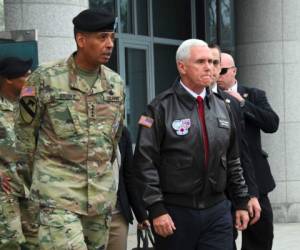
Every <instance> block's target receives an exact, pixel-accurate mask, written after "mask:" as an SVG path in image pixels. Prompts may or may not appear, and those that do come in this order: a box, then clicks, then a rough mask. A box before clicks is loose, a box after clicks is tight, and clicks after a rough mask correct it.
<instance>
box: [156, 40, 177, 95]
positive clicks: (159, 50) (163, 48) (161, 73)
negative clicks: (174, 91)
mask: <svg viewBox="0 0 300 250" xmlns="http://www.w3.org/2000/svg"><path fill="white" fill-rule="evenodd" d="M176 50H177V46H172V45H163V44H155V45H154V62H155V65H154V67H155V95H157V94H159V93H160V92H162V91H164V90H166V89H167V88H169V87H170V86H172V84H173V82H174V81H175V79H176V77H177V75H178V73H177V69H176V62H175V54H176Z"/></svg>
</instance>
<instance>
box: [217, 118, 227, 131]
mask: <svg viewBox="0 0 300 250" xmlns="http://www.w3.org/2000/svg"><path fill="white" fill-rule="evenodd" d="M218 125H219V128H228V129H229V128H230V122H229V121H227V120H225V119H223V118H218Z"/></svg>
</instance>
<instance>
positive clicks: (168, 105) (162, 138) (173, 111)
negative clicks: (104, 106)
mask: <svg viewBox="0 0 300 250" xmlns="http://www.w3.org/2000/svg"><path fill="white" fill-rule="evenodd" d="M204 103H205V120H206V127H207V134H208V140H209V161H208V167H207V168H205V167H204V151H203V150H204V149H203V143H202V133H201V125H200V121H199V118H198V111H197V102H196V100H195V98H194V97H192V96H191V95H190V94H189V93H188V92H187V91H186V90H185V89H184V88H183V87H182V86H181V84H180V83H179V82H178V81H177V82H175V84H174V85H173V86H172V87H171V88H170V89H168V90H166V91H164V92H163V93H161V94H160V95H158V96H157V97H156V98H155V99H154V100H153V101H152V102H151V103H150V104H149V105H148V107H147V111H146V113H145V116H147V117H148V118H147V119H148V124H146V125H148V127H147V126H140V128H139V134H138V140H137V145H136V149H135V155H134V165H135V166H134V169H135V171H136V177H137V181H138V183H139V185H140V187H141V192H142V196H143V200H144V202H145V204H146V207H147V209H148V210H149V212H150V217H152V218H155V217H157V216H159V215H161V214H164V213H167V211H166V209H165V206H164V205H167V204H169V205H177V206H183V207H189V208H196V209H203V208H207V207H210V206H212V205H214V204H216V203H218V202H220V201H222V200H224V199H226V196H225V194H224V191H225V189H227V190H229V192H230V195H231V196H232V198H233V202H234V203H235V206H236V208H237V209H246V208H247V206H246V204H247V201H248V199H249V198H248V189H247V186H246V184H245V181H244V178H243V175H242V169H241V166H240V159H239V154H238V148H237V140H236V135H235V126H234V123H233V122H232V121H231V114H230V110H229V109H228V107H227V106H226V104H225V102H224V100H223V99H222V98H221V96H219V95H218V94H215V93H212V92H211V91H210V90H209V89H207V96H206V97H205V101H204ZM149 117H151V118H152V119H153V121H152V120H151V119H149ZM151 123H152V125H151ZM150 125H151V127H150V128H149V126H150Z"/></svg>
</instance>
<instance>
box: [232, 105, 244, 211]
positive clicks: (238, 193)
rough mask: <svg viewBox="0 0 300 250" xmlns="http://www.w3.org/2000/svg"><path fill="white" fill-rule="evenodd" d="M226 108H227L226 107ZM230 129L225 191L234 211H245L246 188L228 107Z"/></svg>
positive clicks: (233, 123)
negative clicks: (228, 195)
mask: <svg viewBox="0 0 300 250" xmlns="http://www.w3.org/2000/svg"><path fill="white" fill-rule="evenodd" d="M227 107H228V106H227ZM228 112H229V115H230V119H231V123H232V126H231V127H232V128H231V136H230V145H229V148H228V151H227V180H228V182H227V183H228V184H227V189H228V192H229V194H230V197H231V198H232V202H233V203H234V206H235V208H236V209H244V210H247V203H248V200H249V194H248V187H247V184H246V182H245V179H244V176H243V170H242V167H241V161H240V157H239V149H238V139H237V134H236V125H235V121H234V118H233V115H232V111H231V109H230V108H229V107H228Z"/></svg>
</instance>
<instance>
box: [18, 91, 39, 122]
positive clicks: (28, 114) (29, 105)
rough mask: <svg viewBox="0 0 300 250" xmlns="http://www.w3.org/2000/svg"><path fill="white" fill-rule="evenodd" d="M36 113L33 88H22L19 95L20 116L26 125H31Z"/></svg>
mask: <svg viewBox="0 0 300 250" xmlns="http://www.w3.org/2000/svg"><path fill="white" fill-rule="evenodd" d="M36 111H37V102H36V98H35V88H34V87H31V86H28V87H23V89H22V91H21V94H20V115H21V117H22V119H23V121H24V122H25V123H27V124H30V123H32V121H33V119H34V117H35V115H36Z"/></svg>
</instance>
